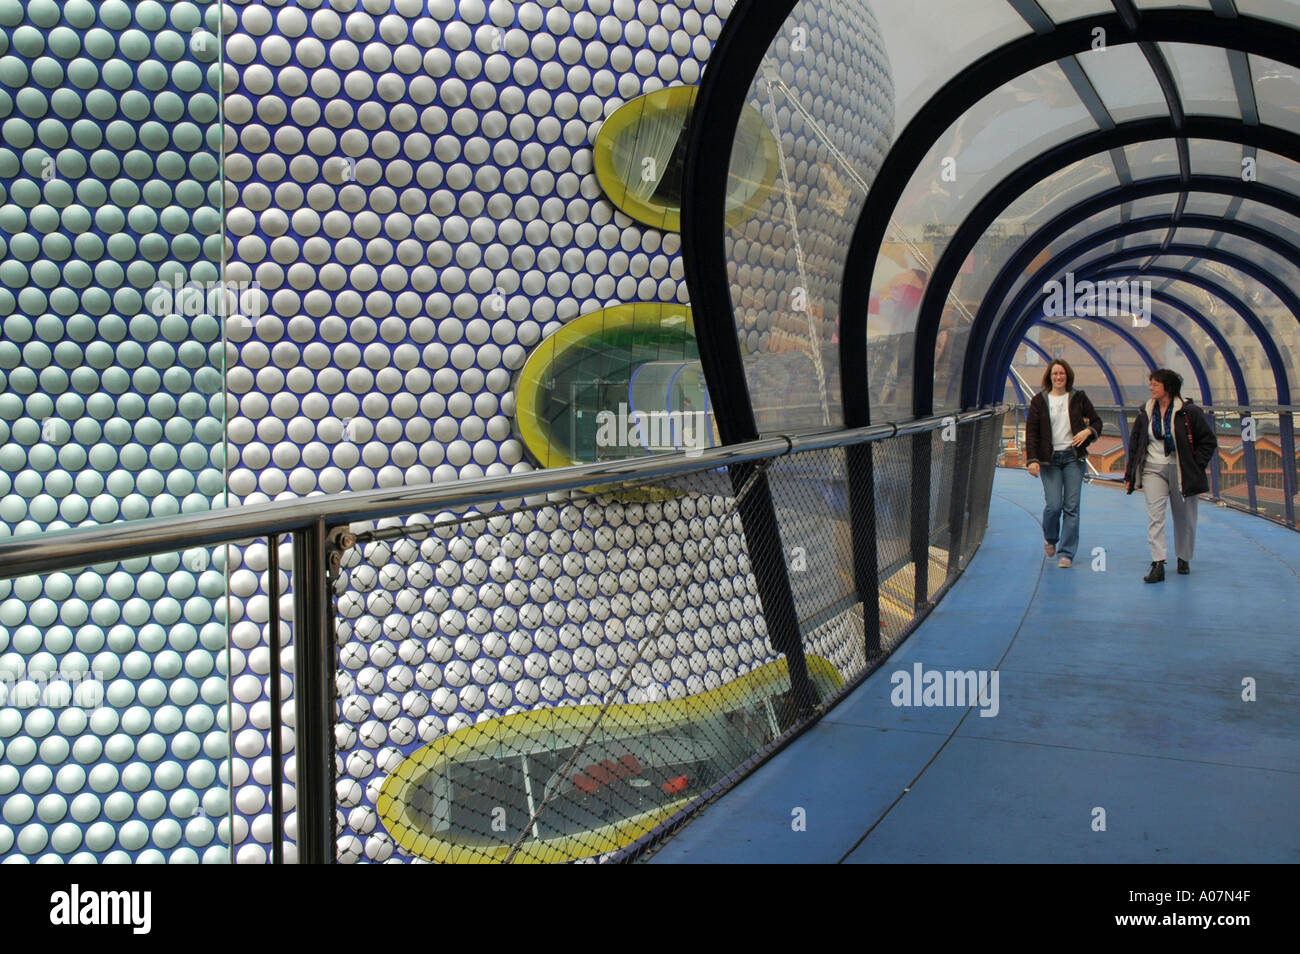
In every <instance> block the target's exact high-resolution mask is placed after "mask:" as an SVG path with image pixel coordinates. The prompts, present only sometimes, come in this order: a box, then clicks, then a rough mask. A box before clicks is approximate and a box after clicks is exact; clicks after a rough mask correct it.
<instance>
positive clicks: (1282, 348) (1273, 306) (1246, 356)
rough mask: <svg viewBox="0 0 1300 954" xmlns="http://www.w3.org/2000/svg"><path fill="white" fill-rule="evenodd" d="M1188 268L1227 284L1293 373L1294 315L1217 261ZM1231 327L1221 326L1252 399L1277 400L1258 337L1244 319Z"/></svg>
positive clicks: (1262, 289)
mask: <svg viewBox="0 0 1300 954" xmlns="http://www.w3.org/2000/svg"><path fill="white" fill-rule="evenodd" d="M1254 248H1255V249H1256V251H1258V250H1259V249H1258V246H1255V247H1254ZM1190 270H1191V271H1192V272H1194V273H1196V274H1199V275H1203V276H1205V277H1207V278H1209V279H1210V280H1211V281H1214V282H1216V283H1218V284H1220V285H1223V286H1225V287H1227V288H1228V289H1230V290H1231V291H1233V293H1234V294H1236V295H1237V297H1238V298H1240V299H1242V300H1243V301H1244V302H1245V303H1246V305H1248V306H1249V307H1250V308H1251V309H1252V310H1253V311H1254V312H1255V315H1256V316H1257V317H1258V318H1259V320H1260V323H1261V324H1262V325H1263V326H1264V328H1265V330H1266V331H1267V332H1268V333H1269V336H1270V337H1271V338H1272V339H1273V342H1274V343H1275V344H1276V345H1277V347H1278V350H1279V352H1280V354H1281V356H1282V361H1283V365H1284V367H1286V368H1287V369H1288V370H1289V372H1290V373H1291V374H1292V376H1294V375H1295V369H1296V368H1297V364H1296V360H1295V348H1296V344H1295V342H1296V337H1297V336H1296V318H1295V316H1294V315H1292V314H1291V312H1290V311H1289V310H1288V309H1287V308H1286V306H1285V305H1283V304H1282V302H1281V301H1280V300H1278V298H1277V296H1275V295H1274V294H1273V293H1272V292H1271V291H1269V290H1268V289H1267V288H1265V287H1264V286H1263V285H1262V284H1260V283H1259V282H1257V281H1255V279H1253V278H1251V277H1250V276H1249V275H1246V274H1244V273H1242V272H1239V271H1237V270H1236V269H1233V268H1230V267H1228V266H1226V265H1221V264H1220V263H1218V262H1213V261H1209V260H1202V261H1200V262H1197V263H1196V264H1194V265H1193V266H1192V268H1191V269H1190ZM1224 309H1225V312H1227V313H1231V310H1230V309H1228V308H1227V306H1226V305H1225V306H1224ZM1216 323H1217V319H1216ZM1221 327H1222V326H1221ZM1230 327H1231V328H1232V329H1233V334H1232V335H1228V328H1227V327H1224V328H1223V331H1224V334H1225V336H1227V337H1228V344H1229V346H1230V347H1231V348H1232V351H1233V353H1234V354H1235V355H1236V356H1237V357H1238V359H1239V360H1240V361H1241V364H1242V367H1243V369H1244V371H1245V374H1246V381H1247V385H1248V386H1249V388H1250V398H1251V400H1252V401H1263V402H1267V403H1272V402H1273V401H1276V400H1277V386H1276V384H1275V382H1274V380H1273V372H1272V369H1271V368H1270V367H1269V364H1268V361H1267V359H1266V358H1265V356H1264V349H1263V347H1262V345H1261V344H1260V342H1259V340H1258V339H1257V338H1256V337H1255V335H1254V334H1253V333H1252V332H1251V331H1250V330H1249V327H1248V326H1247V325H1246V324H1245V322H1244V321H1238V322H1235V323H1234V324H1232V325H1231V326H1230Z"/></svg>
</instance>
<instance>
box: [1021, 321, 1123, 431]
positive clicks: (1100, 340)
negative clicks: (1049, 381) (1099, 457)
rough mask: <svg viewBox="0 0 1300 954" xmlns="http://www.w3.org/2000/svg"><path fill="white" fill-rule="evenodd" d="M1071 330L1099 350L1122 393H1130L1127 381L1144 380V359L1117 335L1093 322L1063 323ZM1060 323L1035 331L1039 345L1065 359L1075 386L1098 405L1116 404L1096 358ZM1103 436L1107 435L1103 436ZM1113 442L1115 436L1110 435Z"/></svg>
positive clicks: (1036, 381) (1037, 383) (1039, 383)
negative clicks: (1061, 329)
mask: <svg viewBox="0 0 1300 954" xmlns="http://www.w3.org/2000/svg"><path fill="white" fill-rule="evenodd" d="M1062 324H1064V326H1065V327H1066V328H1068V329H1069V331H1070V332H1071V333H1072V334H1074V335H1077V336H1078V337H1081V338H1083V339H1084V340H1085V341H1087V342H1088V343H1089V344H1090V345H1092V347H1093V348H1095V349H1096V350H1097V351H1098V352H1099V353H1100V354H1101V356H1102V358H1103V359H1104V360H1105V361H1106V364H1107V365H1108V366H1109V367H1110V369H1111V373H1112V374H1114V375H1115V378H1116V380H1117V381H1118V382H1119V383H1120V393H1121V395H1124V394H1125V393H1126V392H1125V390H1124V386H1125V384H1126V383H1127V382H1129V381H1133V380H1139V379H1140V378H1141V377H1142V374H1141V370H1140V369H1141V368H1142V367H1145V366H1144V365H1142V360H1141V358H1139V357H1138V354H1137V352H1136V351H1134V350H1133V347H1132V346H1131V345H1130V344H1128V343H1127V342H1126V341H1124V339H1122V338H1120V337H1119V336H1118V335H1116V334H1115V333H1114V332H1111V331H1108V330H1107V329H1106V328H1105V327H1103V326H1101V325H1099V324H1097V323H1096V322H1091V321H1070V322H1063V323H1062ZM1059 329H1060V325H1057V324H1041V325H1037V326H1035V328H1034V332H1035V333H1036V335H1037V339H1038V343H1039V344H1040V345H1041V346H1042V347H1043V348H1044V349H1045V350H1046V351H1047V352H1048V354H1050V355H1052V357H1053V358H1061V359H1063V360H1064V361H1066V362H1067V363H1068V364H1069V365H1070V367H1071V368H1072V369H1073V371H1074V386H1075V387H1076V388H1079V389H1081V390H1084V391H1087V392H1088V397H1089V398H1090V399H1091V400H1092V402H1093V403H1094V404H1114V403H1115V393H1114V392H1113V391H1112V390H1111V388H1110V382H1109V381H1107V380H1106V375H1105V374H1104V373H1103V372H1102V370H1101V365H1099V364H1098V363H1097V361H1096V359H1095V358H1093V357H1092V355H1090V354H1089V353H1088V352H1087V351H1086V350H1085V349H1084V348H1083V346H1082V345H1080V344H1079V343H1078V342H1077V341H1075V340H1073V339H1072V338H1070V337H1068V336H1067V335H1066V334H1064V333H1062V332H1061V331H1060V330H1059ZM1045 364H1046V363H1045V362H1044V363H1043V364H1041V365H1040V366H1039V367H1038V368H1036V369H1035V370H1038V371H1039V376H1037V377H1035V378H1034V379H1033V383H1034V384H1035V386H1036V389H1039V390H1041V388H1042V380H1041V374H1042V370H1043V369H1044V366H1045ZM1134 368H1138V369H1139V370H1138V373H1136V374H1135V373H1133V369H1134ZM1103 436H1106V435H1104V434H1103ZM1109 436H1110V437H1111V438H1112V439H1113V438H1114V436H1115V435H1114V434H1111V435H1109Z"/></svg>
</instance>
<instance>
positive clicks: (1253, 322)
mask: <svg viewBox="0 0 1300 954" xmlns="http://www.w3.org/2000/svg"><path fill="white" fill-rule="evenodd" d="M1107 231H1110V230H1107ZM1112 239H1113V236H1105V235H1104V233H1103V234H1099V235H1098V236H1096V237H1095V238H1093V239H1091V240H1089V241H1088V243H1086V244H1090V245H1092V246H1093V247H1095V246H1096V245H1101V244H1105V243H1107V242H1109V241H1111V240H1112ZM1077 244H1080V245H1082V244H1085V243H1077ZM1071 248H1074V246H1071ZM1161 254H1165V255H1199V256H1200V257H1202V258H1207V259H1210V260H1214V261H1219V262H1221V263H1222V264H1225V265H1228V266H1229V267H1232V268H1236V269H1238V270H1240V271H1242V272H1244V273H1245V274H1248V275H1250V276H1251V277H1252V278H1255V279H1256V280H1257V281H1260V282H1261V284H1264V285H1265V287H1267V288H1268V289H1269V291H1271V292H1273V293H1274V294H1275V295H1277V296H1278V298H1279V299H1281V301H1282V302H1283V304H1285V305H1286V306H1287V308H1288V309H1290V310H1291V311H1292V314H1294V315H1296V316H1297V320H1300V298H1297V296H1296V295H1295V294H1294V293H1292V292H1291V291H1290V290H1289V289H1287V288H1286V287H1285V286H1283V285H1281V283H1279V282H1277V281H1276V280H1275V279H1273V278H1272V277H1271V276H1269V275H1267V274H1266V273H1264V272H1263V271H1262V270H1261V269H1259V268H1258V267H1257V266H1255V265H1254V263H1252V262H1250V261H1247V260H1246V259H1243V258H1240V257H1239V256H1236V255H1233V254H1232V253H1231V252H1226V251H1223V250H1222V249H1202V248H1200V247H1198V246H1189V245H1171V246H1169V248H1168V249H1164V250H1162V248H1161V246H1159V245H1144V246H1135V247H1134V248H1128V249H1121V250H1120V251H1118V252H1112V253H1109V254H1107V255H1105V256H1102V257H1101V258H1098V259H1095V260H1092V261H1089V262H1085V263H1083V264H1082V265H1081V270H1080V272H1079V274H1081V275H1086V274H1092V273H1096V272H1100V271H1101V270H1103V269H1105V268H1107V267H1110V266H1114V265H1116V264H1118V263H1120V262H1123V261H1125V260H1127V259H1132V258H1142V257H1144V256H1149V255H1161ZM1071 257H1077V255H1072V256H1071ZM1137 270H1139V269H1138V267H1137V266H1134V267H1133V268H1131V269H1128V270H1126V271H1128V272H1132V271H1137ZM1039 274H1042V273H1041V272H1040V273H1039ZM1035 277H1037V276H1035ZM1179 280H1180V281H1186V282H1188V283H1189V284H1192V285H1196V286H1197V287H1199V288H1202V289H1204V290H1205V291H1208V292H1210V294H1215V295H1217V294H1219V293H1220V292H1226V289H1223V288H1222V287H1221V286H1218V285H1217V284H1216V283H1214V282H1211V281H1210V280H1209V279H1206V278H1204V277H1203V276H1200V275H1197V274H1195V273H1179ZM1033 288H1034V286H1033V283H1032V282H1031V283H1030V284H1029V285H1027V286H1026V290H1028V291H1031V292H1032V291H1033ZM1153 294H1154V293H1153ZM1228 294H1229V297H1228V298H1225V299H1224V300H1225V301H1235V302H1238V303H1239V304H1242V305H1243V307H1244V303H1241V302H1240V299H1238V298H1236V297H1235V296H1233V295H1231V293H1228ZM1041 297H1042V292H1041V291H1039V293H1038V294H1037V295H1034V294H1030V295H1028V296H1025V295H1023V294H1022V295H1021V296H1018V298H1017V302H1016V305H1015V306H1014V308H1013V310H1011V311H1009V312H1008V314H1010V315H1012V316H1014V317H1013V318H1012V319H1011V320H1009V321H1006V322H1003V324H1002V326H1001V328H999V335H998V338H997V339H995V341H994V342H993V345H994V347H993V349H992V352H991V358H992V362H993V363H992V365H990V366H991V367H998V366H1000V365H1002V364H1004V363H1005V359H1006V353H1007V342H1008V341H1011V340H1015V339H1016V338H1017V337H1018V336H1019V335H1020V334H1022V333H1023V329H1024V328H1026V327H1028V326H1029V324H1031V323H1032V322H1033V321H1034V320H1036V318H1037V313H1038V299H1039V298H1041ZM1220 297H1223V296H1222V295H1220ZM1238 313H1239V314H1240V315H1241V318H1242V320H1243V321H1245V322H1246V325H1247V327H1249V328H1250V330H1251V331H1252V332H1253V333H1254V335H1255V337H1256V338H1257V339H1258V340H1259V343H1260V346H1261V347H1262V348H1263V349H1264V352H1265V355H1266V356H1267V357H1268V359H1269V364H1270V366H1271V368H1272V369H1273V370H1274V380H1275V382H1276V384H1277V391H1278V400H1279V402H1280V403H1283V404H1285V403H1289V401H1290V386H1289V380H1288V377H1287V375H1286V373H1285V368H1286V362H1285V361H1284V360H1283V359H1282V356H1281V354H1280V353H1279V352H1278V351H1277V346H1276V343H1275V342H1274V341H1273V338H1272V335H1271V334H1269V331H1268V329H1267V328H1265V327H1264V326H1263V324H1262V322H1260V320H1259V318H1258V316H1257V315H1256V314H1255V313H1254V311H1253V310H1251V309H1249V308H1245V310H1244V311H1240V310H1239V311H1238ZM1197 324H1198V325H1200V327H1201V328H1202V329H1203V330H1206V331H1207V332H1208V331H1209V327H1210V324H1209V323H1208V322H1204V323H1203V322H1201V321H1198V322H1197ZM1225 344H1226V342H1225Z"/></svg>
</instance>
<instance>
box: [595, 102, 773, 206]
mask: <svg viewBox="0 0 1300 954" xmlns="http://www.w3.org/2000/svg"><path fill="white" fill-rule="evenodd" d="M696 92H697V90H696V87H694V86H670V87H668V88H667V89H661V90H656V91H655V92H653V93H647V94H646V95H644V96H638V97H637V98H636V99H633V100H630V101H628V102H626V103H624V104H623V105H622V106H620V107H619V108H618V109H616V110H615V111H614V113H613V114H612V115H611V116H610V117H609V118H608V119H606V120H605V123H604V125H603V126H601V127H600V132H599V133H598V134H597V136H596V143H595V147H594V150H593V152H594V161H595V166H596V178H597V179H598V180H599V182H600V187H601V188H602V189H604V191H605V194H606V195H607V196H609V200H610V201H611V202H613V203H614V205H616V206H617V207H618V208H619V210H620V211H622V212H624V213H626V214H627V215H628V216H630V217H631V218H633V219H636V220H637V221H638V222H641V223H644V224H645V225H649V226H652V227H654V228H657V229H665V230H667V231H670V232H678V231H681V210H682V176H683V174H684V171H685V163H686V127H687V123H688V122H689V120H690V116H691V109H692V107H693V106H694V105H695V96H696ZM778 168H779V165H778V158H777V145H776V140H775V139H774V138H773V137H772V133H771V131H770V130H769V129H768V128H767V123H766V122H764V120H763V117H762V116H760V115H759V114H758V113H757V112H755V111H754V110H753V109H751V108H749V107H748V106H746V107H745V108H744V110H743V111H742V113H741V116H740V123H739V125H738V126H737V128H736V137H735V144H734V145H733V147H732V151H731V168H730V170H729V175H728V179H727V218H726V222H727V227H728V228H730V227H732V226H734V225H736V224H738V223H740V222H743V221H744V220H745V219H747V218H749V217H750V216H751V215H753V214H754V213H755V212H756V211H758V207H759V206H760V205H762V204H763V200H764V199H765V198H766V197H767V193H768V190H769V189H771V187H772V183H773V182H775V181H776V174H777V170H778Z"/></svg>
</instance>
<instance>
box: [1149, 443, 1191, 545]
mask: <svg viewBox="0 0 1300 954" xmlns="http://www.w3.org/2000/svg"><path fill="white" fill-rule="evenodd" d="M1142 494H1143V496H1145V497H1146V499H1147V543H1148V544H1150V546H1151V560H1152V562H1159V561H1162V560H1165V559H1166V558H1167V557H1168V549H1167V545H1166V543H1165V502H1166V501H1168V502H1169V511H1170V513H1172V514H1173V516H1174V556H1176V557H1177V558H1178V559H1180V560H1186V561H1188V562H1189V563H1190V562H1191V559H1192V550H1194V549H1195V547H1196V501H1197V500H1198V499H1200V498H1198V497H1186V498H1184V497H1183V495H1182V492H1181V491H1179V489H1178V462H1177V460H1171V461H1170V462H1169V463H1167V464H1165V465H1164V466H1163V467H1156V466H1153V465H1152V464H1150V463H1147V464H1146V465H1145V466H1144V467H1143V470H1142Z"/></svg>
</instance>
